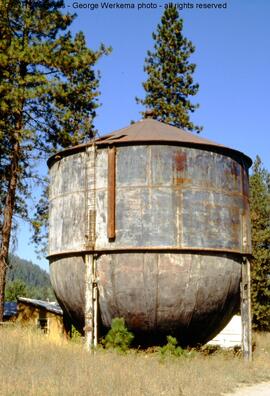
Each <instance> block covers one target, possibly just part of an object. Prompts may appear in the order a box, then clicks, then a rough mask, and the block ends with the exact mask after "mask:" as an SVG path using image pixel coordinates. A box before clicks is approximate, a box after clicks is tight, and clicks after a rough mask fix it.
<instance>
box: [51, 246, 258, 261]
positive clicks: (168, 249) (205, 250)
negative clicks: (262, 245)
mask: <svg viewBox="0 0 270 396" xmlns="http://www.w3.org/2000/svg"><path fill="white" fill-rule="evenodd" d="M117 253H183V254H188V253H195V254H209V255H211V254H219V253H220V254H236V255H239V256H243V257H251V256H252V254H251V253H250V252H241V251H239V250H233V249H215V248H211V249H209V248H202V249H198V248H172V247H162V248H161V247H152V248H131V247H129V248H115V249H95V250H81V251H78V250H67V251H62V252H57V253H52V254H50V255H48V256H47V259H48V260H50V259H54V258H57V257H66V256H82V255H84V254H98V255H100V254H117Z"/></svg>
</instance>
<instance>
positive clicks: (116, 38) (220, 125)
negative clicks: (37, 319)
mask: <svg viewBox="0 0 270 396" xmlns="http://www.w3.org/2000/svg"><path fill="white" fill-rule="evenodd" d="M120 2H121V1H119V3H120ZM122 2H126V3H129V4H131V3H133V4H134V6H135V9H129V10H125V9H107V10H106V9H101V3H102V1H100V0H93V1H84V2H83V1H81V2H77V3H80V4H91V3H92V4H93V3H95V4H97V5H98V9H95V10H94V11H91V10H90V9H78V8H76V9H75V8H74V6H73V4H75V2H72V1H66V10H67V11H69V12H71V13H74V12H76V13H77V18H76V19H75V21H74V22H73V24H72V29H71V30H72V32H73V33H76V32H78V31H80V30H82V31H83V32H84V34H85V36H86V40H87V44H88V46H89V47H90V48H92V49H97V48H98V46H99V44H100V43H101V42H102V43H104V44H105V45H107V46H112V48H113V51H112V53H111V54H110V55H109V56H106V57H104V58H102V59H101V60H100V61H99V63H98V65H97V69H98V70H99V71H100V74H101V84H100V91H101V97H100V102H101V103H102V106H101V107H100V108H99V110H98V116H97V118H96V120H95V125H96V127H97V128H98V130H99V133H100V134H101V135H102V134H105V133H109V132H111V131H114V130H116V129H119V128H122V127H124V126H127V125H129V123H130V121H131V120H135V121H136V120H139V119H140V118H141V116H140V110H141V108H140V106H138V105H137V104H136V102H135V99H134V98H135V96H138V97H143V95H144V91H143V88H142V82H143V81H144V80H145V78H146V76H145V74H144V71H143V64H144V59H145V56H146V52H147V50H148V49H151V48H152V46H153V40H152V32H153V31H155V30H156V26H157V24H158V23H159V21H160V17H161V15H162V13H163V11H164V5H165V4H166V3H168V2H167V1H163V0H158V1H152V2H151V1H145V2H142V1H140V0H123V1H122ZM110 3H113V1H112V0H110ZM141 3H144V4H151V3H152V4H154V5H155V4H156V5H157V8H155V9H153V8H151V9H141V10H138V9H137V6H138V4H141ZM183 3H185V4H191V5H193V8H191V7H190V8H188V9H184V10H183V11H180V15H181V16H182V18H183V19H184V34H185V36H186V37H188V38H189V39H190V40H191V41H192V42H193V44H194V45H195V47H196V51H195V53H194V55H193V57H192V61H194V62H195V63H196V64H197V69H196V73H195V81H196V82H198V83H199V85H200V90H199V93H198V94H197V96H196V97H195V98H193V101H194V103H199V104H200V108H199V109H198V110H197V111H196V113H194V114H193V116H192V120H193V121H194V123H197V124H198V125H203V127H204V129H203V132H202V133H201V136H202V137H205V138H208V139H210V140H214V141H216V142H218V143H221V144H224V145H226V146H229V147H232V148H235V149H237V150H240V151H242V152H244V153H245V154H247V155H249V156H250V157H251V158H252V159H254V158H255V156H256V155H257V154H259V155H260V157H261V159H262V161H263V163H264V166H265V167H266V168H267V169H268V170H270V149H269V147H270V144H269V140H270V139H269V132H270V131H269V125H270V110H269V104H270V100H269V99H270V98H269V96H270V72H269V71H270V50H269V40H270V23H269V19H270V2H269V0H256V1H255V0H228V1H227V2H225V1H214V0H213V1H209V2H208V1H202V0H200V1H199V0H198V1H179V2H178V4H183ZM196 3H208V4H209V3H211V4H217V3H220V4H225V3H226V8H222V9H198V8H196ZM29 238H30V232H29V229H28V226H26V225H23V224H21V226H20V232H19V234H18V247H17V249H16V251H15V253H16V254H18V255H19V256H20V257H22V258H25V259H29V260H32V261H33V262H35V263H37V264H39V265H41V266H42V267H43V268H45V269H48V264H47V262H46V260H45V259H43V260H39V259H37V258H36V256H35V254H34V249H33V248H32V247H31V245H29Z"/></svg>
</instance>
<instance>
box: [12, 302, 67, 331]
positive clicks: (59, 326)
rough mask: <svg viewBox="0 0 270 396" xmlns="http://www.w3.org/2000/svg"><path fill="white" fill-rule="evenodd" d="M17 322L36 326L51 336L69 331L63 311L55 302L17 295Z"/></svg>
mask: <svg viewBox="0 0 270 396" xmlns="http://www.w3.org/2000/svg"><path fill="white" fill-rule="evenodd" d="M17 312H18V317H17V322H19V323H21V324H23V325H30V326H31V325H32V326H36V327H37V328H39V329H40V330H42V331H43V332H44V333H45V334H47V335H49V336H52V337H62V336H63V335H66V334H67V333H68V331H69V327H68V325H67V324H66V321H65V320H64V317H63V311H62V309H61V308H60V306H59V305H58V304H57V303H55V302H48V301H42V300H35V299H31V298H25V297H18V303H17Z"/></svg>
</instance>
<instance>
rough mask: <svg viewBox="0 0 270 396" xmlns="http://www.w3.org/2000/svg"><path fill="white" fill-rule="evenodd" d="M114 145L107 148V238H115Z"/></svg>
mask: <svg viewBox="0 0 270 396" xmlns="http://www.w3.org/2000/svg"><path fill="white" fill-rule="evenodd" d="M115 153H116V151H115V147H109V149H108V213H107V215H108V224H107V234H108V239H109V240H114V239H115Z"/></svg>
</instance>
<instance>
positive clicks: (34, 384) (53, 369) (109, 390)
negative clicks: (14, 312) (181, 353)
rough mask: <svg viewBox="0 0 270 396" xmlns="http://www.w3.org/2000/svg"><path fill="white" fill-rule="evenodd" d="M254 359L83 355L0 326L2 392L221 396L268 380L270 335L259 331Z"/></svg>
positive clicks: (68, 345) (70, 346)
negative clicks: (250, 360) (248, 360)
mask: <svg viewBox="0 0 270 396" xmlns="http://www.w3.org/2000/svg"><path fill="white" fill-rule="evenodd" d="M256 342H257V348H256V351H255V353H254V361H253V363H252V364H244V363H243V361H242V359H241V358H240V357H233V356H232V354H224V353H220V352H219V353H217V354H213V355H211V356H203V355H202V354H200V353H197V354H195V356H194V357H192V358H186V357H182V358H177V359H176V358H175V359H173V358H170V359H167V360H165V361H164V362H161V361H160V358H159V356H157V355H156V354H146V353H136V352H131V353H128V354H127V355H119V354H118V353H114V352H107V351H98V352H97V353H96V354H95V355H90V354H87V353H86V352H85V351H84V350H83V349H82V346H81V345H78V344H74V343H71V342H64V341H63V342H62V343H61V342H59V341H58V342H54V341H52V340H49V339H48V338H46V337H45V336H44V335H40V334H37V333H35V332H31V331H29V330H24V329H21V328H18V327H12V328H3V327H2V328H0V378H1V386H0V395H5V396H9V395H23V396H28V395H33V396H39V395H46V396H47V395H53V396H54V395H61V396H63V395H67V396H68V395H72V396H73V395H79V396H81V395H82V396H83V395H87V396H89V395H90V396H92V395H93V396H98V395H102V396H105V395H106V396H107V395H108V396H109V395H110V396H111V395H112V396H114V395H116V396H143V395H149V396H151V395H153V396H157V395H158V396H159V395H166V396H170V395H173V396H177V395H185V396H188V395H192V396H196V395H199V396H204V395H205V396H211V395H220V394H221V393H222V392H228V391H230V390H232V389H233V388H235V386H236V385H237V384H239V383H245V384H248V383H255V382H260V381H264V380H269V379H270V371H269V367H270V334H266V335H260V336H257V340H256Z"/></svg>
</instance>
